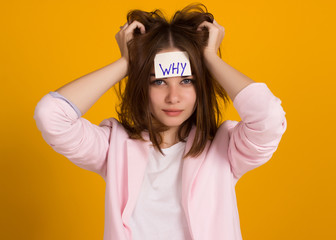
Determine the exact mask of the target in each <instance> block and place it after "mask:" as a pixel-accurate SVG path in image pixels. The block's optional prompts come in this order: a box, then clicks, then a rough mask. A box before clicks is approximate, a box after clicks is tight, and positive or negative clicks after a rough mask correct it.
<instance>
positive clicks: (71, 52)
mask: <svg viewBox="0 0 336 240" xmlns="http://www.w3.org/2000/svg"><path fill="white" fill-rule="evenodd" d="M333 2H334V1H332V0H330V1H311V0H298V1H293V0H283V1H267V0H254V1H249V0H240V1H234V0H231V1H210V0H209V1H204V2H203V3H204V4H205V5H206V6H207V7H208V10H209V12H211V13H213V14H214V16H215V19H216V21H217V22H218V23H219V24H221V25H222V26H224V28H225V37H224V40H223V43H222V54H223V59H224V60H225V61H226V62H227V63H229V64H230V65H231V66H233V67H234V68H236V69H238V70H239V71H241V72H242V73H244V74H245V75H247V76H249V77H250V78H252V79H253V80H255V81H256V82H265V83H266V84H267V86H268V87H269V88H270V90H271V91H272V92H273V94H274V95H275V96H277V97H278V98H280V99H281V101H282V106H283V108H284V111H285V112H286V118H287V122H288V126H287V131H286V132H285V134H284V135H283V138H282V140H281V142H280V145H279V147H278V150H277V151H276V152H275V153H274V155H273V157H272V159H271V160H270V161H269V162H268V163H266V164H265V165H263V166H261V167H259V168H257V169H255V170H253V171H251V172H249V173H247V174H246V175H245V176H243V177H242V179H240V181H239V182H238V183H237V186H236V192H237V201H238V210H239V214H240V222H241V231H242V236H243V239H247V240H254V239H255V240H260V239H281V240H283V239H286V240H287V239H293V240H294V239H336V232H335V230H334V227H335V215H336V211H335V203H336V201H335V200H336V199H335V178H334V175H335V167H336V164H335V162H336V158H335V150H336V147H335V143H336V141H335V133H336V132H335V126H336V123H335V107H336V106H335V105H336V104H335V100H334V99H335V95H336V94H335V81H336V79H335V75H336V74H335V69H336V68H335V66H334V65H335V53H336V51H335V42H336V41H335V40H336V39H335V33H334V32H335V18H334V15H335V5H333V4H332V3H333ZM189 3H190V1H184V0H178V1H176V0H172V1H167V2H164V1H163V2H162V1H159V3H157V2H156V1H147V2H143V1H135V0H132V1H107V0H96V1H93V0H91V1H88V0H80V1H79V0H73V1H65V0H58V1H46V0H43V1H42V0H40V1H34V0H32V1H22V0H21V1H12V2H10V1H7V2H5V1H2V3H1V14H0V24H1V38H0V43H1V44H0V46H1V54H0V58H1V62H0V64H1V65H0V66H1V72H0V74H1V75H0V77H1V87H2V88H1V95H0V98H1V99H0V100H1V103H2V111H1V115H2V116H1V123H2V124H1V145H0V146H1V162H0V164H1V165H0V169H1V174H0V184H1V186H0V193H1V198H0V199H1V200H0V201H1V202H0V206H1V208H0V239H6V240H7V239H25V240H28V239H29V240H30V239H34V240H35V239H36V240H42V239H43V240H44V239H48V240H53V239H55V240H56V239H58V240H59V239H81V240H84V239H90V240H92V239H103V227H104V194H105V182H104V180H103V179H102V178H101V177H100V176H99V175H97V174H95V173H92V172H90V171H87V170H83V169H81V168H79V167H77V166H75V165H74V164H72V163H71V162H70V161H68V160H67V159H66V158H65V157H63V156H62V155H60V154H58V153H56V152H54V151H53V149H52V148H51V147H50V146H48V144H47V143H46V142H44V140H43V139H42V136H41V133H40V132H39V131H38V129H37V127H36V124H35V121H34V119H33V114H34V109H35V106H36V104H37V102H38V101H39V100H40V99H41V98H42V96H44V95H45V94H47V93H48V92H49V91H54V90H56V89H57V88H59V87H60V86H63V85H64V84H66V83H68V82H70V81H72V80H74V79H76V78H78V77H80V76H83V75H85V74H87V73H89V72H92V71H94V70H97V69H99V68H101V67H103V66H106V65H107V64H109V63H111V62H113V61H115V60H116V59H118V58H119V56H120V53H119V49H118V46H117V43H116V41H115V37H114V36H115V34H116V33H117V31H119V26H121V25H123V24H124V23H125V22H126V14H127V12H128V11H129V10H131V9H141V10H145V11H152V10H154V9H155V8H159V9H162V10H164V12H165V13H166V14H167V15H168V16H169V17H170V16H171V14H172V13H174V12H175V11H176V10H178V9H181V8H183V7H184V6H186V5H187V4H189ZM115 103H116V96H115V93H114V91H113V90H110V91H108V92H107V93H106V94H105V95H104V96H103V97H102V98H101V99H99V100H98V102H97V103H96V104H95V105H94V106H93V107H92V108H91V109H90V110H89V111H88V112H87V113H86V114H85V115H84V116H83V117H85V118H86V119H88V120H90V121H91V122H92V123H95V124H99V123H100V122H101V121H102V120H103V119H105V118H109V117H116V114H115V110H114V105H115ZM226 118H227V119H233V120H240V118H239V115H238V114H237V112H236V110H235V109H234V107H233V105H232V104H231V106H230V108H229V109H228V112H227V115H226Z"/></svg>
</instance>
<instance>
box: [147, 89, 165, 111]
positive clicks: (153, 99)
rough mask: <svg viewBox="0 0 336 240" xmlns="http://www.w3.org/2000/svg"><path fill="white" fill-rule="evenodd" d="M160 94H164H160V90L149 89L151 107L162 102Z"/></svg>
mask: <svg viewBox="0 0 336 240" xmlns="http://www.w3.org/2000/svg"><path fill="white" fill-rule="evenodd" d="M160 96H162V94H160V93H159V91H156V90H155V89H150V90H149V102H150V106H151V107H154V106H155V104H157V103H158V102H160Z"/></svg>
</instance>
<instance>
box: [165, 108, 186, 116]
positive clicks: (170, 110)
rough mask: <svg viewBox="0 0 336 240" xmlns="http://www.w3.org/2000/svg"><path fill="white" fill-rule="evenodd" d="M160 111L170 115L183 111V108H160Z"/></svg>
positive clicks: (176, 114)
mask: <svg viewBox="0 0 336 240" xmlns="http://www.w3.org/2000/svg"><path fill="white" fill-rule="evenodd" d="M162 111H163V112H164V113H165V114H167V115H168V116H171V117H175V116H178V115H180V114H181V113H182V112H183V110H179V109H162Z"/></svg>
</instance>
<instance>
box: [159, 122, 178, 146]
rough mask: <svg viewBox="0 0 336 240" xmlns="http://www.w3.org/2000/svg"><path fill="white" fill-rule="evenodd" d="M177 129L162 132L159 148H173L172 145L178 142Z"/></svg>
mask: <svg viewBox="0 0 336 240" xmlns="http://www.w3.org/2000/svg"><path fill="white" fill-rule="evenodd" d="M177 131H178V127H175V128H170V129H169V130H167V131H165V132H162V133H161V137H162V143H161V144H160V147H161V148H169V147H171V146H173V145H174V144H176V143H178V142H179V139H178V136H177Z"/></svg>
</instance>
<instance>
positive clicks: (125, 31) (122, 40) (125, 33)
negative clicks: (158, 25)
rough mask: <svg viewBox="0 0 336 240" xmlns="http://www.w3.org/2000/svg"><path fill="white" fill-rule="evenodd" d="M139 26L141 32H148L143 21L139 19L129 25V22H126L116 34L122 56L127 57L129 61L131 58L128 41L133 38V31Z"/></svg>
mask: <svg viewBox="0 0 336 240" xmlns="http://www.w3.org/2000/svg"><path fill="white" fill-rule="evenodd" d="M137 27H138V28H139V29H140V32H141V34H144V33H145V32H146V29H145V26H144V25H143V24H142V23H140V22H138V21H133V22H132V23H131V24H130V25H128V23H125V24H124V26H122V27H120V31H119V32H117V34H116V35H115V38H116V40H117V43H118V45H119V49H120V53H121V57H122V58H125V59H126V60H127V62H128V60H129V59H128V49H127V42H128V41H130V40H131V39H132V38H133V32H134V30H135V29H136V28H137Z"/></svg>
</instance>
